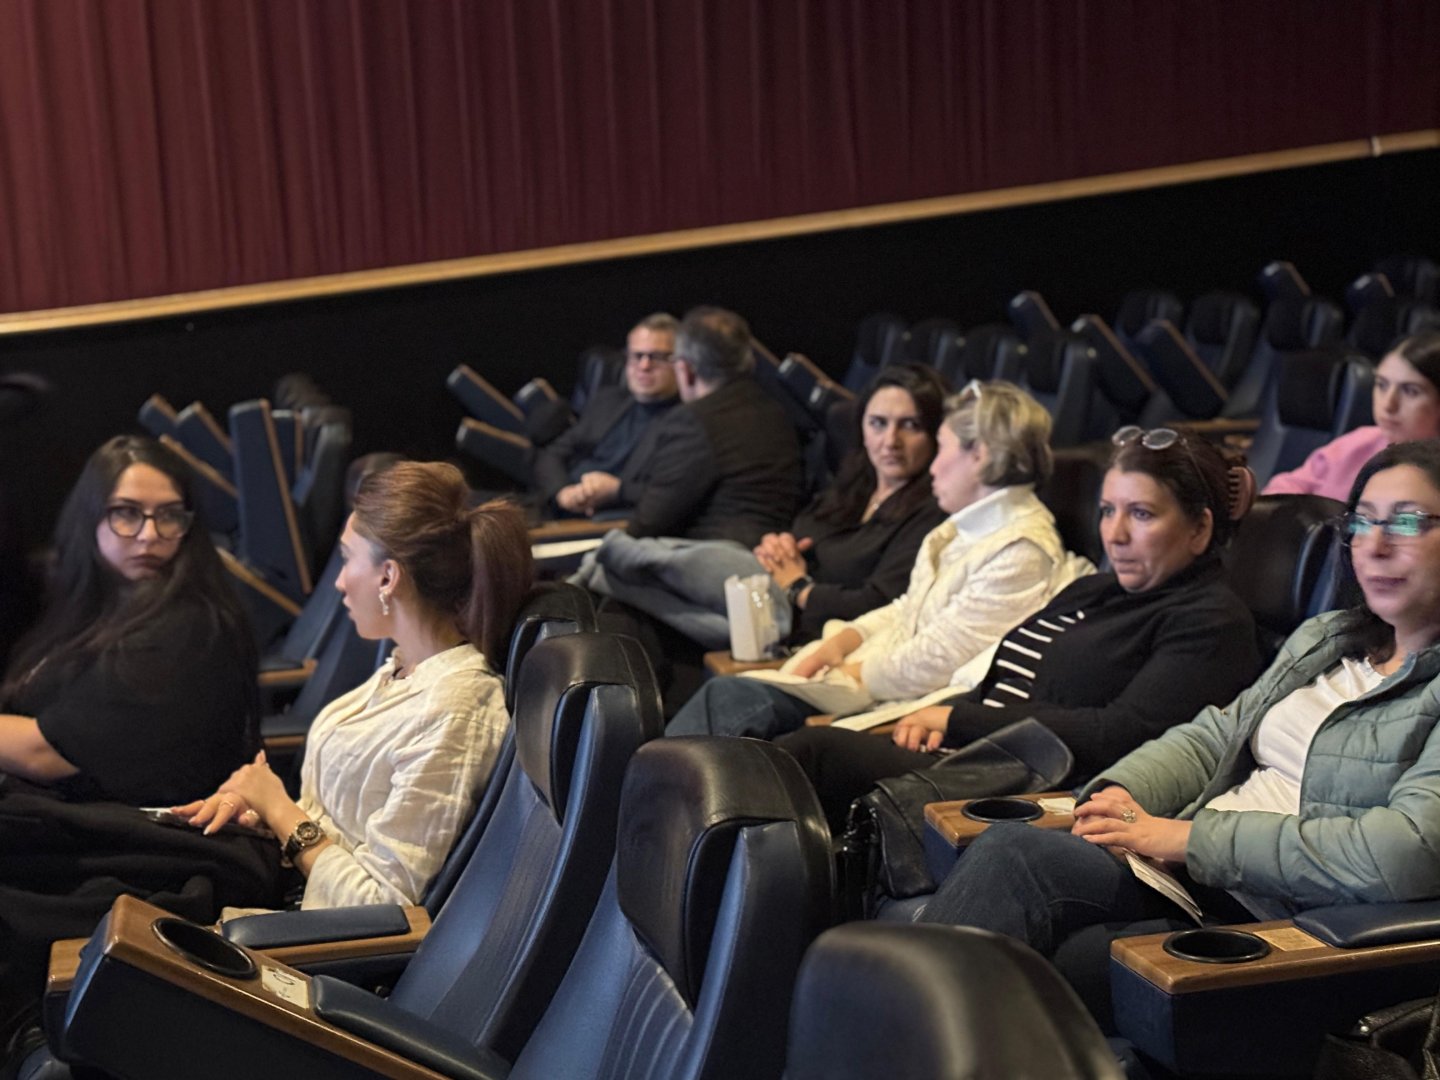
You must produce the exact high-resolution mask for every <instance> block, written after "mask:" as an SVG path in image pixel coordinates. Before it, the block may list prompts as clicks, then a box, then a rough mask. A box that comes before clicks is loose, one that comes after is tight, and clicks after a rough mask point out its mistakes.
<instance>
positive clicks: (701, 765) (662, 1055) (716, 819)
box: [510, 737, 831, 1080]
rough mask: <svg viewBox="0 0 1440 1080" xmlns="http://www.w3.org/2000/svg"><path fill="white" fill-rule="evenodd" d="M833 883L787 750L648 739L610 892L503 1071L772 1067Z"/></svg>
mask: <svg viewBox="0 0 1440 1080" xmlns="http://www.w3.org/2000/svg"><path fill="white" fill-rule="evenodd" d="M830 892H831V862H830V842H829V833H828V831H827V829H826V827H825V820H824V816H823V814H822V813H821V810H820V806H819V803H818V801H817V800H816V798H815V793H814V791H813V789H811V788H810V786H809V782H808V781H807V780H806V779H805V777H804V775H803V773H802V772H801V771H800V768H799V766H798V765H797V764H796V762H795V760H794V759H793V758H791V757H790V756H789V755H788V754H786V753H785V752H784V751H783V750H780V749H778V748H777V747H775V746H773V745H772V744H770V743H766V742H759V741H756V740H751V739H737V738H710V737H699V738H673V739H661V740H657V741H656V742H653V743H650V744H648V745H647V746H645V747H643V748H642V749H641V750H640V752H639V753H637V754H636V755H635V760H634V761H633V762H632V764H631V766H630V770H629V772H628V773H627V774H626V777H625V789H624V793H623V795H622V797H621V811H620V832H619V840H618V844H617V849H616V854H615V865H614V867H613V869H612V871H611V875H610V879H609V881H608V882H607V884H606V890H605V894H604V896H603V897H602V899H601V902H600V906H599V908H598V909H597V910H596V912H595V916H594V918H593V919H592V921H591V924H590V928H589V930H587V931H586V935H585V941H584V943H583V944H582V945H581V947H580V951H579V953H577V954H576V957H575V962H574V963H573V964H572V965H571V968H570V971H569V972H568V973H567V974H566V977H565V981H564V983H563V984H562V985H561V987H560V989H559V991H558V992H557V993H556V995H555V999H554V1001H553V1002H552V1003H551V1005H550V1008H549V1009H548V1010H547V1012H546V1014H545V1018H544V1019H543V1020H542V1021H541V1023H540V1026H539V1027H538V1028H537V1029H536V1031H535V1034H534V1036H533V1038H532V1039H531V1040H530V1042H529V1044H528V1045H527V1046H526V1048H525V1051H524V1053H522V1054H521V1056H520V1058H519V1059H518V1060H517V1061H516V1062H515V1067H514V1069H513V1070H512V1072H511V1073H510V1076H511V1077H512V1078H513V1080H523V1078H527V1077H545V1078H546V1080H549V1078H551V1077H556V1076H565V1077H599V1076H657V1077H658V1076H664V1077H669V1078H672V1080H686V1078H692V1077H702V1076H705V1077H710V1076H713V1077H731V1076H756V1077H763V1076H778V1075H779V1074H780V1071H781V1068H782V1064H783V1060H784V1053H785V1029H786V1021H787V1017H788V1013H789V1002H790V993H791V990H792V988H793V985H794V979H795V973H796V970H797V968H798V966H799V963H800V958H801V956H802V954H803V953H804V950H805V948H806V946H807V945H808V944H809V942H810V940H811V938H812V937H813V936H814V934H815V932H816V931H817V930H818V929H819V928H820V926H821V925H822V924H823V922H824V921H825V919H826V918H827V917H828V912H829V906H830V902H831V901H830Z"/></svg>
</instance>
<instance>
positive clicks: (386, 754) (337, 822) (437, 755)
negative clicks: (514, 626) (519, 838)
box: [299, 644, 510, 908]
mask: <svg viewBox="0 0 1440 1080" xmlns="http://www.w3.org/2000/svg"><path fill="white" fill-rule="evenodd" d="M395 662H396V661H395V658H394V657H393V656H392V657H391V658H390V659H389V660H388V661H386V663H384V664H383V665H381V667H380V669H379V670H378V671H376V672H375V674H374V675H372V676H371V677H370V678H369V679H368V680H367V681H366V682H365V683H364V684H363V685H362V686H359V687H357V688H356V689H354V690H352V691H350V693H348V694H345V695H343V696H342V697H339V698H336V699H335V700H334V701H332V702H331V703H330V704H329V705H327V706H326V707H325V708H324V710H322V711H321V713H320V715H319V716H318V717H316V719H315V723H314V724H313V725H312V726H311V729H310V735H309V738H308V739H307V740H306V747H305V760H304V764H303V765H302V767H301V771H300V803H299V805H300V808H301V809H302V810H304V811H305V813H306V814H307V815H309V816H310V818H311V819H312V820H314V821H315V822H316V824H318V825H319V826H320V827H321V828H322V829H324V830H325V835H326V836H327V837H329V839H330V841H331V843H329V844H328V845H326V847H325V848H324V849H323V850H322V851H321V852H320V854H319V855H318V856H317V857H316V859H315V862H314V865H313V866H312V867H311V869H310V876H309V879H308V880H307V882H306V885H305V898H304V900H303V902H302V904H301V906H302V907H306V908H324V907H340V906H343V905H347V904H377V903H400V904H418V903H419V902H420V900H421V897H422V896H423V894H424V892H425V889H426V887H427V886H428V885H429V884H430V881H431V880H432V879H433V878H434V877H435V875H436V874H437V873H439V871H440V867H441V865H442V864H443V863H444V861H445V857H446V855H447V854H449V851H450V848H451V846H452V845H453V844H454V842H455V839H456V837H457V836H458V835H459V832H460V830H461V829H462V828H463V827H464V825H465V822H466V821H467V820H468V819H469V817H470V813H471V811H472V810H473V809H474V807H475V805H476V803H477V801H478V799H479V796H480V793H481V792H482V791H483V790H484V788H485V785H486V784H487V783H488V782H489V780H490V773H491V771H492V770H493V769H494V767H495V760H496V758H497V757H498V755H499V752H500V744H501V741H502V740H503V739H504V736H505V732H506V730H507V728H508V726H509V723H510V717H509V715H508V714H507V713H506V711H505V694H504V687H503V685H502V682H501V679H500V678H499V676H497V675H496V674H495V673H494V672H493V671H491V670H490V666H489V664H488V663H487V662H486V660H485V657H484V656H483V655H482V654H481V653H480V651H479V650H478V649H476V648H475V647H474V646H472V645H468V644H465V645H458V646H456V647H455V648H453V649H447V650H446V651H444V652H441V653H437V654H436V655H434V656H432V657H430V658H429V659H427V660H425V661H423V662H422V663H420V664H417V665H416V667H415V670H414V671H412V672H411V673H410V674H409V675H408V676H407V677H406V678H403V679H397V678H395V675H394V672H395Z"/></svg>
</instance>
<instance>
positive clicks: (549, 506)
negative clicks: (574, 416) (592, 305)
mask: <svg viewBox="0 0 1440 1080" xmlns="http://www.w3.org/2000/svg"><path fill="white" fill-rule="evenodd" d="M678 326H679V323H678V322H677V320H676V319H675V316H673V315H667V314H665V313H664V312H657V313H656V314H654V315H649V316H647V317H646V318H644V319H642V320H640V322H639V323H638V324H636V326H635V328H634V329H633V330H631V331H630V335H629V337H628V338H627V339H626V342H625V385H624V386H605V387H601V388H600V389H598V390H597V391H596V392H595V394H594V396H593V397H592V398H591V400H590V402H589V404H587V405H586V406H585V411H584V412H583V413H582V414H581V416H580V419H579V420H577V421H576V422H575V423H574V424H573V425H572V426H571V427H570V429H569V430H568V431H566V432H565V433H564V434H562V435H561V436H560V437H559V438H557V439H555V440H554V441H553V442H551V443H548V444H547V445H546V446H544V447H543V448H541V449H540V450H538V451H537V452H536V455H535V464H534V467H533V470H532V473H531V486H532V487H533V488H534V490H535V493H536V497H537V501H538V502H539V504H540V506H541V507H542V509H543V510H545V511H548V512H551V513H554V512H556V511H559V512H561V513H565V514H573V515H576V516H593V515H594V514H595V513H596V512H597V511H600V510H602V509H606V508H610V509H618V507H617V503H621V502H623V500H621V498H620V489H621V484H622V482H623V480H622V478H623V477H624V476H625V475H626V473H627V470H628V469H630V468H631V463H632V461H633V462H634V463H635V465H636V466H638V465H639V464H640V463H641V461H642V460H643V459H644V458H645V456H646V455H647V454H648V452H649V446H650V440H649V438H648V436H649V434H650V432H651V431H652V430H653V429H654V427H655V424H654V421H655V420H657V419H659V418H660V417H662V416H664V415H665V414H666V413H668V412H669V411H670V410H671V408H672V407H674V406H675V405H676V404H677V403H678V401H679V398H678V397H677V396H676V386H675V370H674V351H675V331H676V329H677V327H678Z"/></svg>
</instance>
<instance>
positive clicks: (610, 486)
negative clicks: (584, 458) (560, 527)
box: [555, 472, 620, 517]
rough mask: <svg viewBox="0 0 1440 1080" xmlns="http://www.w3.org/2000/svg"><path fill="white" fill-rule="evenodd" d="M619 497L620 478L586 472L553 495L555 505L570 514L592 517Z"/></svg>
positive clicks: (607, 474)
mask: <svg viewBox="0 0 1440 1080" xmlns="http://www.w3.org/2000/svg"><path fill="white" fill-rule="evenodd" d="M619 497H620V478H619V477H618V476H611V475H610V474H609V473H606V472H587V473H584V474H583V475H582V476H581V477H580V479H579V480H577V481H576V482H575V483H573V484H567V485H565V486H564V487H563V488H561V489H560V490H559V491H557V492H556V493H555V505H556V506H558V507H560V509H561V510H564V511H566V512H567V513H570V514H583V515H585V516H586V517H594V516H595V512H596V511H597V510H603V509H604V508H605V507H607V506H609V505H610V504H611V503H612V502H614V501H615V500H616V499H618V498H619Z"/></svg>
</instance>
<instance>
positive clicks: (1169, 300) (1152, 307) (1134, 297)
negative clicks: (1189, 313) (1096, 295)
mask: <svg viewBox="0 0 1440 1080" xmlns="http://www.w3.org/2000/svg"><path fill="white" fill-rule="evenodd" d="M1184 314H1185V305H1184V304H1182V303H1181V302H1180V298H1179V297H1178V296H1176V295H1175V294H1174V293H1172V292H1169V291H1167V290H1165V289H1131V290H1130V291H1129V292H1127V293H1126V294H1125V295H1124V296H1122V297H1121V298H1120V307H1119V308H1118V309H1117V310H1116V312H1115V321H1114V323H1112V324H1111V325H1112V326H1113V327H1114V330H1115V334H1116V336H1118V337H1119V338H1120V340H1121V341H1122V342H1123V343H1124V344H1125V346H1126V347H1127V348H1130V349H1134V348H1135V345H1136V342H1137V341H1138V339H1139V337H1140V331H1142V330H1144V329H1145V327H1147V326H1149V325H1150V324H1151V323H1152V322H1154V321H1155V320H1156V319H1165V320H1167V321H1169V322H1172V323H1175V324H1177V325H1178V324H1179V323H1180V321H1181V318H1182V317H1183V316H1184Z"/></svg>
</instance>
